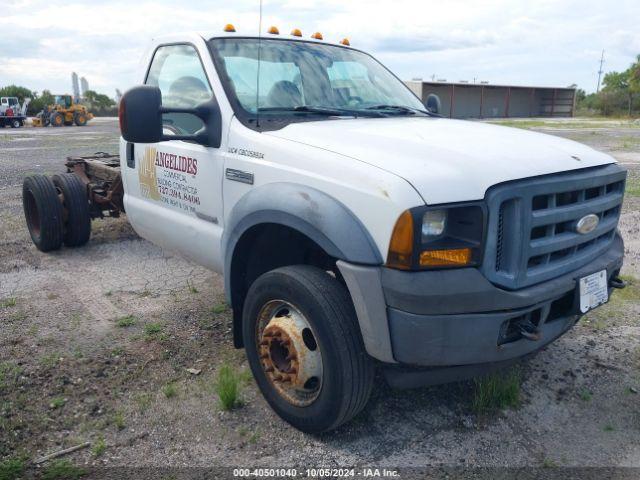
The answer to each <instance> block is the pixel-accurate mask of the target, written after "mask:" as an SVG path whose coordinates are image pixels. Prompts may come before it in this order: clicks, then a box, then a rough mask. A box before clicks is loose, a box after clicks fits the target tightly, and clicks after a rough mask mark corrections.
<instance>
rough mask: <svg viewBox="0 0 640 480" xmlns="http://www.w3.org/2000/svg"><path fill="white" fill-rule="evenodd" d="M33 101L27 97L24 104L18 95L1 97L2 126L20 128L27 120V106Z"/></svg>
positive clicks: (0, 122)
mask: <svg viewBox="0 0 640 480" xmlns="http://www.w3.org/2000/svg"><path fill="white" fill-rule="evenodd" d="M30 102H31V99H30V98H25V99H24V102H22V105H21V104H20V100H19V99H18V97H0V128H3V127H6V126H10V127H11V128H20V127H22V126H24V124H25V122H26V121H27V107H28V106H29V103H30Z"/></svg>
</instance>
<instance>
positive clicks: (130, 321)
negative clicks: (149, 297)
mask: <svg viewBox="0 0 640 480" xmlns="http://www.w3.org/2000/svg"><path fill="white" fill-rule="evenodd" d="M136 321H137V319H136V317H134V316H133V315H127V316H126V317H121V318H119V319H118V321H117V322H116V324H117V325H118V326H119V327H121V328H126V327H131V326H133V325H135V324H136Z"/></svg>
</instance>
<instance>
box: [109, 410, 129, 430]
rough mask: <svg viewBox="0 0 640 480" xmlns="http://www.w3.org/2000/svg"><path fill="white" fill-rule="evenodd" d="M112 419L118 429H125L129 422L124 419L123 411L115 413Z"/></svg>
mask: <svg viewBox="0 0 640 480" xmlns="http://www.w3.org/2000/svg"><path fill="white" fill-rule="evenodd" d="M111 421H112V422H113V425H114V426H115V427H116V428H117V429H118V430H124V429H125V428H126V426H127V423H126V421H125V419H124V413H122V412H121V411H118V412H116V413H114V414H113V418H112V419H111Z"/></svg>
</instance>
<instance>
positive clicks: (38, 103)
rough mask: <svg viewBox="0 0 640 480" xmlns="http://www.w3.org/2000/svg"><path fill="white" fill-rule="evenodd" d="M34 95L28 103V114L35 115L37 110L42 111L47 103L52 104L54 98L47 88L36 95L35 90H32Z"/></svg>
mask: <svg viewBox="0 0 640 480" xmlns="http://www.w3.org/2000/svg"><path fill="white" fill-rule="evenodd" d="M33 93H34V95H36V97H35V98H34V99H33V101H32V102H31V103H30V104H29V109H28V114H29V115H37V114H38V112H40V111H42V110H43V109H44V107H46V106H47V105H52V104H53V101H54V98H53V95H52V94H51V92H50V91H49V90H43V91H42V95H40V96H37V94H36V92H33Z"/></svg>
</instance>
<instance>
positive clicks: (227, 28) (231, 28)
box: [224, 23, 236, 33]
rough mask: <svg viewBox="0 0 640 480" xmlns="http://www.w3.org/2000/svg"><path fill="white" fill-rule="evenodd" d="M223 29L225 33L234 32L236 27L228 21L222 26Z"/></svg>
mask: <svg viewBox="0 0 640 480" xmlns="http://www.w3.org/2000/svg"><path fill="white" fill-rule="evenodd" d="M224 31H225V32H227V33H231V32H235V31H236V27H234V26H233V25H231V24H230V23H227V24H226V25H225V26H224Z"/></svg>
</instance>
